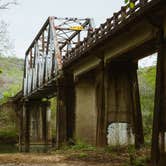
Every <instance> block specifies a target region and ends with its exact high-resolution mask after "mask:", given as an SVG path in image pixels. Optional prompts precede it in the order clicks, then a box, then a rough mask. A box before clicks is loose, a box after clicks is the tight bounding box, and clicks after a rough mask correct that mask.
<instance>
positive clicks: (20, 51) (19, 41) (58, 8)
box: [0, 0, 124, 58]
mask: <svg viewBox="0 0 166 166" xmlns="http://www.w3.org/2000/svg"><path fill="white" fill-rule="evenodd" d="M18 1H19V5H18V6H15V7H12V8H11V9H10V10H3V11H0V15H1V18H2V19H5V20H6V22H7V23H8V24H9V32H10V37H11V39H12V40H13V41H14V45H15V53H16V56H18V57H22V58H23V57H24V55H25V51H26V49H27V48H28V46H29V45H30V43H31V42H32V40H33V38H34V37H35V35H36V34H37V33H38V31H39V29H40V28H41V26H42V25H43V23H44V22H45V21H46V19H47V17H48V16H57V17H83V18H84V17H90V18H94V20H95V23H96V25H99V24H101V23H103V22H105V20H106V18H108V17H111V16H112V15H113V13H114V12H116V11H118V10H120V7H121V6H122V5H123V4H124V1H123V0H18Z"/></svg>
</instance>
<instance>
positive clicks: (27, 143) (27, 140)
mask: <svg viewBox="0 0 166 166" xmlns="http://www.w3.org/2000/svg"><path fill="white" fill-rule="evenodd" d="M23 109H24V115H25V132H24V140H25V152H29V150H30V104H29V103H26V102H25V103H24V107H23Z"/></svg>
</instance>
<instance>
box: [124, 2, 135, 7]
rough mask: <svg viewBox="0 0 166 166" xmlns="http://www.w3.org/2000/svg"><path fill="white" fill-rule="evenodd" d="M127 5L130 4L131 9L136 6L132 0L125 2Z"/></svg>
mask: <svg viewBox="0 0 166 166" xmlns="http://www.w3.org/2000/svg"><path fill="white" fill-rule="evenodd" d="M125 3H126V4H128V5H129V7H130V8H131V9H133V8H134V7H135V4H134V3H133V2H132V1H131V0H125Z"/></svg>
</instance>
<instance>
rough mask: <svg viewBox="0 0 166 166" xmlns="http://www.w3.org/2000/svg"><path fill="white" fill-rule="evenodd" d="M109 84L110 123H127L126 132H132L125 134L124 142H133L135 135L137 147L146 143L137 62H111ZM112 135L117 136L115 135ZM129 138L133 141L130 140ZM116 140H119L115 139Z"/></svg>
mask: <svg viewBox="0 0 166 166" xmlns="http://www.w3.org/2000/svg"><path fill="white" fill-rule="evenodd" d="M107 84H108V95H107V98H108V99H107V105H108V108H107V111H108V124H113V125H114V124H115V126H116V124H117V125H123V124H126V129H125V131H124V133H127V132H128V131H130V133H128V134H127V135H126V136H125V137H126V138H124V139H126V140H123V141H122V142H126V143H128V144H130V143H132V142H133V141H132V140H131V139H132V137H131V136H132V135H134V137H135V147H136V148H139V147H141V146H142V145H143V143H144V137H143V125H142V114H141V108H140V97H139V87H138V78H137V64H135V63H134V62H131V61H128V62H125V61H114V62H111V63H110V64H109V69H108V83H107ZM115 126H114V127H115ZM115 130H116V127H115ZM117 130H118V127H117ZM123 130H124V129H123ZM119 132H122V131H119ZM112 137H115V136H114V135H113V136H112ZM130 137H131V139H130ZM119 139H120V138H119ZM128 140H131V141H129V142H128ZM114 142H117V141H116V140H114Z"/></svg>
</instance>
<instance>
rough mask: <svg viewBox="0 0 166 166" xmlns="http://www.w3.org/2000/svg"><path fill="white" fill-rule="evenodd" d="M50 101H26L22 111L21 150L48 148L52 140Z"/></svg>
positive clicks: (44, 149)
mask: <svg viewBox="0 0 166 166" xmlns="http://www.w3.org/2000/svg"><path fill="white" fill-rule="evenodd" d="M49 106H50V103H49V102H48V101H25V102H24V103H23V108H22V110H21V111H20V112H22V114H21V115H20V130H21V131H20V140H19V142H20V147H19V149H20V151H24V152H29V151H31V150H33V149H34V150H36V149H37V148H38V147H39V148H40V147H42V149H43V151H46V150H47V149H48V145H49V144H50V142H51V130H50V127H51V126H50V109H49Z"/></svg>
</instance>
